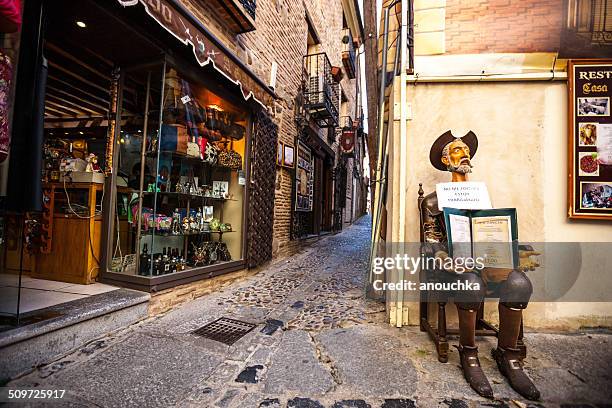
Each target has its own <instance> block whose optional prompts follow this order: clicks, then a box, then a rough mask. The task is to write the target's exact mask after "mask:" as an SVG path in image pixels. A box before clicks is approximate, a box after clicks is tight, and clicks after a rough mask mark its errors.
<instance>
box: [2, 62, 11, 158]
mask: <svg viewBox="0 0 612 408" xmlns="http://www.w3.org/2000/svg"><path fill="white" fill-rule="evenodd" d="M12 77H13V65H12V63H11V59H10V58H9V57H8V55H6V54H4V53H3V52H2V51H0V163H2V162H3V161H4V159H6V156H7V155H8V149H9V143H10V140H11V139H10V137H11V136H10V134H9V122H8V120H9V115H8V113H9V112H8V111H9V108H10V103H9V95H10V89H11V78H12Z"/></svg>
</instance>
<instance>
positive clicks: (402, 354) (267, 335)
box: [8, 217, 612, 408]
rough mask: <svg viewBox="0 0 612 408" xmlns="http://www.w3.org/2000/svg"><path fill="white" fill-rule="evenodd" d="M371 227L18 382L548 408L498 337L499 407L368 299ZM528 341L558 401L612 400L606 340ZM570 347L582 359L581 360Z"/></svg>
mask: <svg viewBox="0 0 612 408" xmlns="http://www.w3.org/2000/svg"><path fill="white" fill-rule="evenodd" d="M370 225H371V219H370V218H369V217H363V218H361V219H360V220H358V221H357V222H356V223H355V224H354V225H352V226H351V227H349V228H347V229H345V230H344V231H343V232H341V233H339V234H336V235H330V236H328V237H326V238H324V239H321V240H319V241H318V242H317V243H315V244H313V245H312V246H311V247H309V248H307V249H305V250H303V251H302V252H301V253H299V254H297V255H295V256H293V257H291V258H288V259H285V260H281V261H277V262H276V263H274V264H272V265H271V266H269V267H268V268H266V269H265V270H263V271H262V272H260V273H259V274H258V275H256V276H254V277H252V278H250V279H248V280H245V281H242V282H238V283H234V284H232V285H230V286H228V287H226V288H225V289H223V290H222V291H219V292H216V293H214V294H211V295H208V296H204V297H201V298H199V299H196V300H194V301H192V302H189V303H187V304H185V305H183V306H182V307H180V308H177V309H174V310H172V311H171V312H169V313H167V314H165V315H162V316H157V317H155V318H151V319H149V320H146V321H143V322H141V323H139V324H136V325H133V326H131V327H129V328H127V329H124V330H122V331H120V332H116V333H112V334H110V335H108V336H106V337H103V338H100V339H98V340H95V341H93V342H91V343H89V344H87V345H85V346H83V347H80V348H79V349H78V350H76V351H74V352H73V353H71V354H69V355H66V356H64V357H63V358H61V359H59V360H57V361H55V362H53V363H51V364H49V365H46V366H43V367H40V368H38V369H36V370H35V371H34V372H32V373H30V374H28V375H26V376H23V377H21V378H18V379H16V380H14V381H12V382H11V383H9V384H8V385H9V386H10V387H19V388H24V387H38V388H57V389H65V390H66V396H65V399H64V401H63V402H66V403H68V402H73V403H75V404H76V405H78V406H90V405H93V406H104V407H111V406H117V407H129V406H134V407H136V406H147V407H153V406H160V407H168V406H180V407H191V406H194V407H195V406H199V407H245V408H252V407H314V408H318V407H333V408H341V407H386V408H389V407H415V406H419V407H433V406H436V407H437V406H442V407H446V406H450V407H476V406H485V405H486V406H499V407H514V406H516V407H528V406H533V407H535V406H541V405H529V403H522V402H520V401H521V398H520V397H519V396H518V394H516V393H514V391H512V390H511V389H510V387H509V386H508V385H507V383H506V381H505V380H504V378H503V377H502V376H501V374H500V373H499V371H497V370H496V368H495V367H494V364H495V363H494V361H493V360H492V359H491V358H490V357H488V353H489V351H490V349H491V348H493V347H494V342H493V341H492V340H482V339H479V340H478V343H479V347H480V349H481V351H482V353H481V356H482V358H481V362H482V365H483V369H484V370H485V372H486V373H487V375H488V376H489V378H490V380H491V383H492V386H493V388H494V391H495V395H496V397H497V398H498V399H497V400H496V401H490V400H484V399H482V398H480V397H478V396H477V395H476V394H475V393H474V392H473V391H472V390H471V389H470V388H469V386H468V385H467V383H466V382H465V380H464V379H463V376H462V373H461V370H460V368H459V367H458V364H459V358H458V355H457V353H456V352H455V351H454V350H453V351H451V352H450V356H449V362H448V363H447V364H442V363H440V362H438V360H437V358H436V356H435V349H434V346H433V344H432V343H431V342H430V341H429V339H428V337H427V336H426V334H424V333H421V332H420V331H419V329H418V328H417V327H403V328H401V329H398V328H394V327H390V326H389V325H388V324H387V323H386V322H385V306H384V304H383V303H379V302H376V301H371V300H367V299H366V298H365V291H364V286H365V281H366V279H367V273H366V272H367V264H368V253H369V237H370ZM220 318H225V319H224V320H221V321H218V319H220ZM228 319H232V320H228ZM235 321H238V322H235ZM212 322H215V324H216V326H215V327H213V328H212V329H213V331H214V330H216V329H219V328H222V327H223V326H224V325H225V326H226V327H227V326H230V327H233V328H234V329H236V330H238V329H241V328H244V329H245V330H244V331H245V332H246V334H245V335H244V336H242V337H240V338H237V337H238V336H235V337H234V338H232V339H231V341H228V343H231V342H232V341H234V340H235V342H233V343H232V344H231V345H227V344H224V343H223V342H220V341H215V340H211V339H210V338H207V337H205V336H203V335H200V334H202V333H203V332H206V331H207V330H206V329H203V330H198V329H202V327H203V326H206V325H207V324H209V323H212ZM240 322H243V323H240ZM249 324H250V325H249ZM252 325H254V327H253V326H252ZM207 329H211V328H210V327H208V328H207ZM196 331H197V332H198V333H199V334H198V333H196ZM210 331H211V330H208V332H209V334H210ZM230 337H231V336H230ZM226 338H227V336H226ZM453 341H454V340H453ZM526 341H527V342H528V344H529V346H530V354H529V356H528V358H527V361H526V363H527V364H526V369H527V370H528V372H529V374H530V375H531V377H532V378H533V379H534V381H535V382H536V384H537V385H538V387H539V388H540V390H541V391H542V398H543V401H544V402H545V403H546V406H559V405H560V404H562V403H567V402H574V403H580V402H591V403H595V402H605V401H609V400H610V399H611V397H612V396H611V395H610V390H609V388H608V387H606V386H605V385H606V383H608V382H609V374H608V371H607V364H608V363H607V362H608V361H609V357H610V355H612V342H610V341H609V336H608V335H607V334H605V333H582V334H580V335H571V336H569V335H557V334H530V333H528V334H527V335H526ZM553 342H554V344H555V349H556V350H551V348H550V346H549V345H550V344H552V343H553ZM570 350H581V356H580V362H579V364H578V363H577V360H576V359H574V358H573V357H572V355H573V354H572V353H571V352H570ZM577 396H588V399H589V400H588V401H584V398H586V397H581V398H582V399H581V400H580V401H577V400H576V398H577ZM513 401H515V402H513ZM519 404H522V405H519Z"/></svg>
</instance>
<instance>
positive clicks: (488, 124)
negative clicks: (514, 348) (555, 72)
mask: <svg viewBox="0 0 612 408" xmlns="http://www.w3.org/2000/svg"><path fill="white" fill-rule="evenodd" d="M407 91H408V100H409V103H410V107H411V111H412V114H411V118H409V120H408V121H407V129H408V133H407V143H406V145H407V149H406V151H405V152H400V151H399V150H398V149H399V146H400V143H399V140H398V137H399V135H397V134H395V135H392V136H391V137H390V140H391V145H390V151H391V152H392V153H391V156H392V157H391V158H390V168H389V172H390V174H391V177H390V178H391V180H392V184H391V185H390V187H389V199H388V200H389V201H388V206H387V208H388V210H389V214H388V215H389V217H388V224H387V234H388V235H387V236H388V237H389V239H394V237H400V236H402V235H403V234H401V233H400V232H399V231H397V228H398V227H397V224H398V223H397V220H398V218H399V216H400V215H399V214H398V208H399V197H400V192H401V191H402V190H404V191H405V194H406V214H405V223H406V227H405V232H404V234H405V237H406V242H418V241H419V224H418V209H417V202H416V199H417V191H418V183H423V189H424V191H425V193H426V194H427V193H429V192H431V191H434V190H435V185H436V183H439V182H447V181H450V173H448V172H440V171H438V170H436V169H434V168H433V167H432V166H431V164H430V163H429V149H430V147H431V144H432V143H433V141H434V140H435V139H436V138H437V137H438V136H439V135H441V134H442V133H444V132H445V131H447V130H449V129H450V130H451V131H452V133H453V134H454V135H455V136H462V135H464V134H465V133H466V132H467V131H469V130H472V131H473V132H474V133H476V135H477V136H478V140H479V147H478V151H477V153H476V155H475V156H474V158H473V160H472V164H473V165H474V168H473V173H472V174H471V175H470V180H472V181H484V182H485V183H486V184H487V187H488V190H489V193H490V196H491V200H492V202H493V206H494V207H514V208H516V209H517V211H518V222H519V237H520V240H521V241H522V242H529V241H531V242H548V243H550V242H612V224H611V223H610V222H602V221H591V222H588V221H570V220H568V219H567V216H566V215H567V207H566V206H567V202H566V201H567V200H566V192H567V137H568V136H567V84H566V82H565V81H554V82H552V81H538V82H535V81H533V82H528V81H523V82H516V81H515V82H468V83H435V84H434V83H430V84H425V83H421V84H417V85H413V84H411V85H408V86H407ZM395 125H396V126H394V127H393V128H394V129H395V133H398V132H399V126H397V121H396V122H395ZM400 153H401V154H400ZM401 156H403V157H401ZM401 172H406V185H405V186H402V185H399V181H398V180H400V177H399V174H400V173H401ZM550 252H554V251H549V254H548V257H547V256H546V254H543V256H542V257H541V260H542V262H543V263H545V264H546V265H547V267H546V270H547V271H553V270H554V266H555V265H559V264H563V263H565V264H567V262H576V260H577V259H580V262H578V263H577V265H578V266H577V268H579V269H580V270H579V272H577V273H576V274H575V275H576V276H573V277H567V276H555V274H554V273H552V272H547V276H546V277H545V279H538V282H544V283H543V284H546V285H550V284H554V283H555V280H559V282H561V283H562V284H567V285H568V286H570V287H571V289H570V291H571V290H574V291H576V290H583V291H584V290H593V288H595V290H594V293H593V296H596V295H603V296H604V297H605V294H604V292H605V291H609V288H610V287H612V273H611V272H612V268H611V267H610V265H612V258H611V256H610V254H596V256H597V257H599V259H597V260H595V259H594V255H593V254H592V253H589V246H588V245H586V246H585V245H584V244H582V246H581V245H578V246H577V247H575V248H573V249H572V251H565V252H566V253H563V254H557V253H550ZM589 262H591V263H593V262H597V263H598V264H600V265H601V266H600V267H599V268H596V267H594V266H593V265H592V264H589ZM535 273H536V274H537V273H538V272H535ZM540 278H542V277H540ZM595 282H596V283H595ZM561 283H560V284H561ZM536 289H537V288H536ZM597 292H599V293H597ZM574 293H575V292H574ZM404 307H405V308H407V309H408V311H407V313H404V316H405V317H404V320H405V322H404V323H407V322H408V321H409V322H410V323H411V324H416V323H417V322H418V305H416V304H405V305H404ZM452 309H454V308H449V311H451V312H453V310H452ZM496 309H497V308H496V307H489V308H488V314H490V315H491V316H490V317H493V318H494V317H495V316H494V315H495V314H496ZM406 316H408V317H407V318H406ZM611 316H612V303H605V302H599V303H593V302H580V303H575V302H574V303H569V302H540V303H532V304H531V305H530V306H529V308H528V310H527V312H526V314H525V322H526V325H527V326H528V327H538V328H542V327H548V328H555V329H566V328H577V327H579V326H597V325H608V326H609V325H610V323H611V320H610V317H611ZM406 320H407V321H406Z"/></svg>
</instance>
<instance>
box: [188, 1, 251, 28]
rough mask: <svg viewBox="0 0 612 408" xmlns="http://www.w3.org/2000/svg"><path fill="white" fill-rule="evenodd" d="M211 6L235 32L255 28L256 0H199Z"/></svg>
mask: <svg viewBox="0 0 612 408" xmlns="http://www.w3.org/2000/svg"><path fill="white" fill-rule="evenodd" d="M200 1H201V2H202V3H206V4H207V5H208V6H209V7H212V8H213V9H214V10H215V11H216V12H217V13H218V14H219V16H220V17H221V19H223V20H224V21H225V23H226V24H227V25H228V26H229V28H230V30H232V31H233V32H235V33H236V34H241V33H246V32H248V31H253V30H255V9H256V8H257V4H256V0H207V1H204V0H200Z"/></svg>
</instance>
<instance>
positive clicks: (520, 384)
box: [491, 347, 540, 401]
mask: <svg viewBox="0 0 612 408" xmlns="http://www.w3.org/2000/svg"><path fill="white" fill-rule="evenodd" d="M491 354H492V355H493V358H494V359H495V361H497V367H499V371H500V372H501V373H502V374H503V375H504V377H506V378H507V379H508V382H509V383H510V386H511V387H512V388H513V389H514V391H516V392H518V393H519V394H521V395H522V396H523V397H525V398H527V399H529V400H532V401H537V400H539V399H540V391H538V389H537V388H536V386H535V384H534V383H533V382H532V381H531V379H530V378H529V377H528V376H527V373H525V371H523V362H522V360H521V357H520V356H521V352H520V350H519V349H513V348H505V349H504V348H501V347H497V348H496V349H494V350H491Z"/></svg>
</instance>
